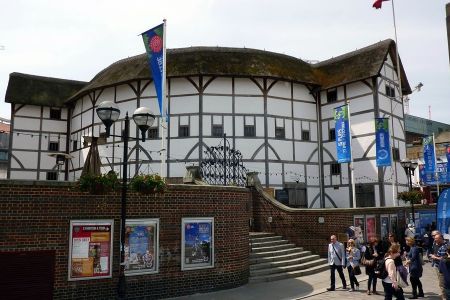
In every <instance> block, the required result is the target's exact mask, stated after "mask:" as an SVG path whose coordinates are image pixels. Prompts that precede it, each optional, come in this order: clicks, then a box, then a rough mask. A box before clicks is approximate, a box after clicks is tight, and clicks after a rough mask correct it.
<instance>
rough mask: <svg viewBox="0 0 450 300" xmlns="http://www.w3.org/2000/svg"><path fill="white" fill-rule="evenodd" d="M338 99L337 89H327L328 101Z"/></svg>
mask: <svg viewBox="0 0 450 300" xmlns="http://www.w3.org/2000/svg"><path fill="white" fill-rule="evenodd" d="M336 101H337V89H334V90H328V91H327V102H328V103H330V102H336Z"/></svg>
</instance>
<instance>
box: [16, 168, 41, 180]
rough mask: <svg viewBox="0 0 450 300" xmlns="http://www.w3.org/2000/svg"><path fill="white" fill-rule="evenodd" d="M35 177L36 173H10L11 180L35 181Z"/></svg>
mask: <svg viewBox="0 0 450 300" xmlns="http://www.w3.org/2000/svg"><path fill="white" fill-rule="evenodd" d="M13 168H14V167H13ZM36 176H37V174H36V171H11V179H29V180H35V179H36Z"/></svg>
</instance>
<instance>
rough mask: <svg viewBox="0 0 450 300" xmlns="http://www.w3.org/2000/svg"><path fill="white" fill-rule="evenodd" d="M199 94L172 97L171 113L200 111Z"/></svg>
mask: <svg viewBox="0 0 450 300" xmlns="http://www.w3.org/2000/svg"><path fill="white" fill-rule="evenodd" d="M198 101H199V99H198V96H183V97H171V98H170V113H171V115H174V114H185V113H198Z"/></svg>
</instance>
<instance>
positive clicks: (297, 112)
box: [294, 102, 317, 120]
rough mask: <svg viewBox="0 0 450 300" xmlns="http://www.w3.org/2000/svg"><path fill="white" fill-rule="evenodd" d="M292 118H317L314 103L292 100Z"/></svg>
mask: <svg viewBox="0 0 450 300" xmlns="http://www.w3.org/2000/svg"><path fill="white" fill-rule="evenodd" d="M294 118H299V119H308V120H317V113H316V105H315V104H308V103H304V102H294Z"/></svg>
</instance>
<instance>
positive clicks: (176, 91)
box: [153, 78, 198, 96]
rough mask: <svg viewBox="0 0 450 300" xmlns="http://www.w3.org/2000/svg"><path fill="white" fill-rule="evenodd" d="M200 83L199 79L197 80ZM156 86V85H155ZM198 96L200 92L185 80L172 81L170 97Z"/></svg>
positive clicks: (176, 79)
mask: <svg viewBox="0 0 450 300" xmlns="http://www.w3.org/2000/svg"><path fill="white" fill-rule="evenodd" d="M191 79H192V78H191ZM196 82H198V79H197V80H196ZM153 85H154V84H153ZM185 94H198V90H197V89H196V88H195V86H194V85H192V83H191V82H189V80H187V79H185V78H171V79H170V95H171V96H173V95H185Z"/></svg>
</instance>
